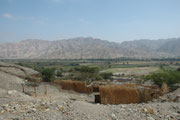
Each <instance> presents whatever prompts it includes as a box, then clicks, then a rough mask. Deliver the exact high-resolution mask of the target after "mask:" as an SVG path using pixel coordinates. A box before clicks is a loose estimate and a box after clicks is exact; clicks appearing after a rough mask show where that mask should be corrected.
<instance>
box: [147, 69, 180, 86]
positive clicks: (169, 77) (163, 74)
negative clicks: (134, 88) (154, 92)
mask: <svg viewBox="0 0 180 120" xmlns="http://www.w3.org/2000/svg"><path fill="white" fill-rule="evenodd" d="M145 80H151V81H153V82H154V84H156V85H158V86H159V87H161V86H162V84H163V83H167V85H168V86H169V87H170V88H174V87H176V84H178V83H180V72H179V71H172V70H164V69H162V70H160V71H157V72H154V73H152V74H150V75H147V76H146V77H145Z"/></svg>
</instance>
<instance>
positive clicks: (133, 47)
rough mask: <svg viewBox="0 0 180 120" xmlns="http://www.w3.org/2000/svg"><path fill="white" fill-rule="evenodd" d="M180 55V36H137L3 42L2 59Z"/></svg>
mask: <svg viewBox="0 0 180 120" xmlns="http://www.w3.org/2000/svg"><path fill="white" fill-rule="evenodd" d="M179 56H180V38H172V39H159V40H134V41H126V42H122V43H115V42H108V41H105V40H100V39H95V38H91V37H88V38H83V37H78V38H72V39H65V40H56V41H46V40H37V39H29V40H24V41H21V42H16V43H1V44H0V58H2V59H34V58H36V59H81V58H82V59H85V58H120V57H127V58H162V57H179Z"/></svg>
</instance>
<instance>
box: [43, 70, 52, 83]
mask: <svg viewBox="0 0 180 120" xmlns="http://www.w3.org/2000/svg"><path fill="white" fill-rule="evenodd" d="M41 74H42V78H43V81H44V82H52V81H53V80H54V79H55V70H54V69H50V68H45V69H44V70H43V71H42V72H41Z"/></svg>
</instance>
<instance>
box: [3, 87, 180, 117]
mask: <svg viewBox="0 0 180 120" xmlns="http://www.w3.org/2000/svg"><path fill="white" fill-rule="evenodd" d="M39 89H40V90H39V94H38V97H37V98H34V97H31V96H28V95H26V94H23V93H21V92H17V91H13V90H11V91H4V90H2V89H0V120H87V119H89V120H180V102H179V101H176V102H170V100H171V99H174V98H173V97H175V96H177V95H179V94H180V89H178V90H177V91H175V92H173V93H170V94H168V95H165V96H163V97H162V98H161V99H159V100H154V101H153V102H149V103H141V104H120V105H101V104H95V103H93V101H94V95H93V94H90V95H86V94H78V93H74V92H68V91H62V90H60V91H59V90H58V89H57V88H56V87H54V86H51V85H48V96H47V97H45V96H43V92H42V93H41V92H40V91H41V87H40V88H39Z"/></svg>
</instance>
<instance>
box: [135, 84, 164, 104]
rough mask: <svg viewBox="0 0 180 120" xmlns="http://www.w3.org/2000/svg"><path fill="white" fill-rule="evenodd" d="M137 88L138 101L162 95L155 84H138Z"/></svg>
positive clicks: (145, 100)
mask: <svg viewBox="0 0 180 120" xmlns="http://www.w3.org/2000/svg"><path fill="white" fill-rule="evenodd" d="M137 89H138V93H139V102H147V101H150V100H152V99H154V98H158V97H159V96H161V95H162V92H161V90H160V89H159V87H157V86H146V85H139V84H138V85H137Z"/></svg>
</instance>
